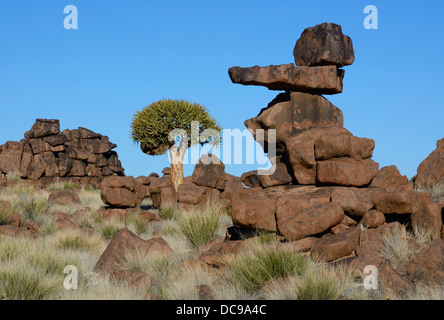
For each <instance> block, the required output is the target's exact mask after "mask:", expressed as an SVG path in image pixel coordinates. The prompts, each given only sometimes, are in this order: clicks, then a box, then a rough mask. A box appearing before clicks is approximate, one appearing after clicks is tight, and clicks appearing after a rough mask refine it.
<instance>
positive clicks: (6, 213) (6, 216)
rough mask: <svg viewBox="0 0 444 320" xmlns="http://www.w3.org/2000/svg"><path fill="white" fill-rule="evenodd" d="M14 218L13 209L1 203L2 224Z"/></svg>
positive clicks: (0, 215)
mask: <svg viewBox="0 0 444 320" xmlns="http://www.w3.org/2000/svg"><path fill="white" fill-rule="evenodd" d="M11 218H12V211H11V209H10V208H7V207H6V206H2V205H0V226H1V225H5V224H9V222H10V221H11Z"/></svg>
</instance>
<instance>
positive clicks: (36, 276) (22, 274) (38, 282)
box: [0, 268, 60, 300]
mask: <svg viewBox="0 0 444 320" xmlns="http://www.w3.org/2000/svg"><path fill="white" fill-rule="evenodd" d="M59 286H60V284H59V283H58V282H56V281H54V280H53V279H50V278H42V275H41V274H40V273H39V272H36V271H32V270H29V269H22V268H17V269H13V270H2V271H0V299H2V300H43V299H48V298H50V297H51V296H52V295H54V294H55V293H56V292H57V290H58V288H59Z"/></svg>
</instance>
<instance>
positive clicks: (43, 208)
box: [16, 193, 50, 224]
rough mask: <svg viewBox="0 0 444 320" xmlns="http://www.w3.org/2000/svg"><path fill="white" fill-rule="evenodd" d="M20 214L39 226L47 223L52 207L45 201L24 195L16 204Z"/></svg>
mask: <svg viewBox="0 0 444 320" xmlns="http://www.w3.org/2000/svg"><path fill="white" fill-rule="evenodd" d="M16 206H17V207H18V209H19V211H20V213H21V214H22V216H23V217H24V218H25V219H28V220H30V221H32V222H38V223H39V224H41V223H45V222H47V221H46V220H45V219H46V218H48V216H49V209H50V206H49V205H48V203H47V202H46V200H45V199H36V198H35V197H34V196H32V195H29V194H27V193H22V194H21V195H20V197H19V199H18V202H17V203H16Z"/></svg>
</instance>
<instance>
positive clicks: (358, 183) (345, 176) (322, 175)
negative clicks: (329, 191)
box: [316, 158, 379, 187]
mask: <svg viewBox="0 0 444 320" xmlns="http://www.w3.org/2000/svg"><path fill="white" fill-rule="evenodd" d="M378 168H379V164H378V163H376V162H375V161H373V160H371V159H365V160H361V161H358V160H354V159H351V158H338V159H336V158H335V159H330V160H325V161H318V162H317V165H316V179H317V181H318V182H319V183H320V184H324V185H339V186H348V187H362V186H366V185H369V184H370V182H371V181H372V179H373V178H374V177H375V176H376V174H377V173H378Z"/></svg>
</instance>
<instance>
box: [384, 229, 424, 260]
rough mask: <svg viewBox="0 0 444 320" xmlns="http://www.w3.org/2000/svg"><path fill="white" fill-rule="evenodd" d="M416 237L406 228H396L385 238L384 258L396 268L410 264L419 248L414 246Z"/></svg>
mask: <svg viewBox="0 0 444 320" xmlns="http://www.w3.org/2000/svg"><path fill="white" fill-rule="evenodd" d="M413 239H414V237H413V235H412V234H410V233H409V232H408V231H407V230H406V228H405V227H404V226H402V227H400V228H396V229H394V230H393V232H391V233H390V234H388V235H387V236H385V237H384V244H383V251H382V254H383V257H384V259H386V260H388V261H389V262H390V265H392V266H393V267H394V268H397V267H398V266H401V265H403V264H405V263H407V262H409V261H410V260H411V259H412V258H413V256H414V254H415V253H416V252H417V248H415V246H413V245H412V243H413V242H414V240H413Z"/></svg>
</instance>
